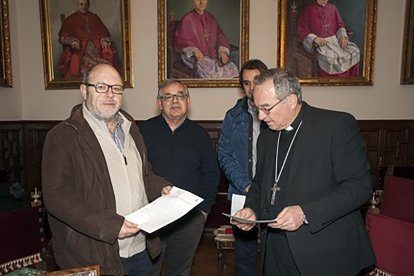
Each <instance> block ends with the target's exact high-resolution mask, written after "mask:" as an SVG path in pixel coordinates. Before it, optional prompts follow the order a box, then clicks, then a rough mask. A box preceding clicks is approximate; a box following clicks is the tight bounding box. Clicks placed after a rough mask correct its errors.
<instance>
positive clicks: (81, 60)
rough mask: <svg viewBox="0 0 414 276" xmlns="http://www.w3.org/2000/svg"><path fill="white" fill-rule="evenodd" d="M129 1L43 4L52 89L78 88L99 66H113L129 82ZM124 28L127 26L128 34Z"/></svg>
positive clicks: (54, 0)
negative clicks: (84, 77) (106, 64)
mask: <svg viewBox="0 0 414 276" xmlns="http://www.w3.org/2000/svg"><path fill="white" fill-rule="evenodd" d="M126 1H128V0H42V1H41V4H42V16H43V19H42V24H43V32H44V34H43V39H44V43H43V44H44V48H45V52H46V54H45V58H44V59H45V64H46V65H45V66H47V69H46V73H49V71H50V73H49V76H47V77H49V78H50V79H49V80H48V81H49V84H50V85H52V86H54V85H55V84H56V85H55V86H59V84H61V83H63V84H64V85H65V84H66V86H74V87H75V86H77V85H78V83H77V82H79V81H80V80H81V78H82V76H83V74H84V73H85V72H86V71H87V70H88V69H89V68H91V67H93V66H94V65H95V64H98V63H108V64H111V65H113V66H114V67H115V68H117V69H118V70H119V72H120V74H121V76H123V78H124V81H127V80H128V77H125V75H126V74H129V72H125V71H126V69H125V68H129V67H130V66H129V64H125V63H126V61H129V55H130V53H129V47H128V46H129V45H126V44H127V43H126V40H127V39H126V38H128V37H129V35H128V34H127V31H128V24H129V23H128V10H127V7H128V3H129V2H126ZM124 22H126V23H124ZM123 26H127V27H125V28H126V30H125V29H123ZM128 43H129V42H128ZM124 57H127V58H126V59H125V58H124ZM47 75H48V74H47ZM75 81H77V82H75ZM125 85H126V86H130V84H129V83H126V84H125ZM63 88H68V87H63Z"/></svg>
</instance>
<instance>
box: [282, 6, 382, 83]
mask: <svg viewBox="0 0 414 276" xmlns="http://www.w3.org/2000/svg"><path fill="white" fill-rule="evenodd" d="M350 1H351V2H352V3H350ZM311 5H317V4H316V0H279V1H278V7H279V8H278V28H277V65H278V66H279V67H286V68H289V69H290V70H291V71H292V72H293V73H295V75H296V76H297V77H298V78H299V80H300V82H301V84H302V85H305V86H347V85H348V86H349V85H354V86H361V85H373V78H372V76H373V69H374V51H375V35H376V17H377V5H378V1H377V0H330V1H329V2H328V4H327V5H331V6H330V7H331V9H334V10H337V13H339V14H340V17H341V18H342V20H343V24H344V28H345V32H346V34H347V37H348V40H349V42H353V43H354V44H353V45H356V46H354V48H356V49H357V51H359V55H358V54H355V56H353V55H352V57H351V58H349V57H346V58H347V59H348V61H347V62H348V63H343V62H342V60H341V61H340V62H338V63H339V66H338V63H336V64H335V63H334V65H328V66H327V67H329V66H331V67H330V68H333V69H334V70H337V71H333V70H332V71H328V72H330V73H325V72H326V71H323V72H322V71H321V70H323V69H322V67H321V63H322V65H324V63H325V64H326V63H328V61H327V62H325V60H324V58H325V59H327V60H329V59H330V61H329V62H332V61H331V60H333V59H334V58H331V57H332V55H333V54H332V53H331V57H328V58H327V57H326V56H324V54H323V53H325V52H329V51H326V48H327V47H319V46H317V45H316V44H315V40H313V39H314V37H313V35H314V32H315V33H316V32H318V31H321V32H322V31H323V30H321V28H319V29H317V27H316V26H315V25H313V24H312V26H310V25H311V24H309V23H308V22H315V20H319V22H325V23H326V22H329V24H328V23H326V24H324V25H323V27H327V28H330V27H331V26H333V28H332V29H331V31H332V30H333V35H332V36H331V38H330V39H336V41H338V43H337V45H338V48H339V47H341V46H340V41H339V39H338V37H339V36H338V33H339V29H337V26H338V24H340V23H338V21H337V22H334V23H332V22H333V18H335V17H334V16H327V15H326V16H325V15H324V14H323V13H320V14H318V13H317V12H316V11H317V9H316V8H315V9H313V10H311V9H307V12H306V13H303V11H304V10H306V8H308V7H311ZM312 12H313V13H312ZM301 16H302V17H301ZM312 16H315V18H313V19H311V18H310V17H312ZM317 18H318V19H317ZM327 18H328V19H327ZM322 20H328V21H322ZM329 20H331V21H329ZM307 24H309V25H307ZM298 25H299V28H298ZM335 31H336V33H335ZM308 32H309V33H310V34H306V33H308ZM330 35H331V34H330ZM304 36H305V38H306V39H305V38H303V37H304ZM301 39H303V40H301ZM307 39H310V40H307ZM306 41H310V43H309V44H308V45H311V46H310V48H311V49H310V51H311V52H313V53H310V51H309V48H306V47H304V45H305V44H306V43H305V42H306ZM349 44H351V43H349ZM347 51H348V50H347ZM327 56H329V54H328V55H327ZM321 60H322V62H321ZM334 62H335V61H334ZM351 62H354V63H351ZM343 64H345V66H343ZM325 66H326V65H325ZM346 66H348V67H346ZM347 68H348V69H347ZM328 69H329V68H328ZM341 70H343V71H341ZM348 70H353V71H352V73H351V71H348ZM332 72H335V73H332Z"/></svg>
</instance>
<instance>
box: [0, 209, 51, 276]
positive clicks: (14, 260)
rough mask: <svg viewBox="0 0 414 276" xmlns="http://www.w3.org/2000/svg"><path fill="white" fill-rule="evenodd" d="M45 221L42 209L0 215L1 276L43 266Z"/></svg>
mask: <svg viewBox="0 0 414 276" xmlns="http://www.w3.org/2000/svg"><path fill="white" fill-rule="evenodd" d="M45 219H46V218H45V211H44V209H43V207H41V206H40V207H34V208H22V209H18V210H15V211H10V212H1V213H0V221H1V225H2V227H0V246H1V250H0V275H2V274H5V273H9V272H11V271H14V270H17V269H19V268H22V267H26V266H29V265H33V264H36V263H39V262H42V254H41V252H42V249H43V248H44V247H45V245H46V244H47V238H46V237H45V232H46V231H45V230H46V229H45V223H46V221H45Z"/></svg>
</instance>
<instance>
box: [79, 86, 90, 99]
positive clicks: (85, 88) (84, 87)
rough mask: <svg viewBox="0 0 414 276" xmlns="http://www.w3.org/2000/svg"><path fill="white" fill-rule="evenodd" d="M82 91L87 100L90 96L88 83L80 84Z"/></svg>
mask: <svg viewBox="0 0 414 276" xmlns="http://www.w3.org/2000/svg"><path fill="white" fill-rule="evenodd" d="M80 92H81V95H82V98H83V99H84V100H85V101H86V98H87V97H88V88H87V87H86V85H84V84H81V85H80Z"/></svg>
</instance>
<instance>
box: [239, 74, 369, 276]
mask: <svg viewBox="0 0 414 276" xmlns="http://www.w3.org/2000/svg"><path fill="white" fill-rule="evenodd" d="M255 84H256V87H255V89H254V92H253V96H254V102H255V104H256V106H257V109H258V112H259V119H260V120H262V121H264V122H265V123H266V124H267V125H268V129H266V130H264V131H263V132H262V133H261V134H260V137H259V140H258V142H257V166H256V177H255V179H254V180H253V183H252V185H251V188H250V189H249V193H248V194H247V199H246V204H245V208H244V209H242V210H240V211H238V212H237V213H236V214H235V215H236V216H238V217H241V218H245V219H251V220H256V219H270V220H274V221H272V222H270V223H268V224H267V225H266V226H267V231H266V236H265V237H264V241H265V242H264V244H265V245H264V250H263V251H264V265H263V272H264V276H269V275H292V276H295V275H297V276H299V275H321V276H324V275H344V276H345V275H357V274H358V273H359V272H360V271H361V270H363V269H364V268H366V267H368V266H371V265H372V264H374V263H375V256H374V253H373V250H372V248H371V245H370V242H369V239H368V235H367V232H366V229H365V227H364V223H363V220H362V217H361V213H360V210H359V208H360V207H361V206H362V205H363V204H364V203H366V202H367V201H368V200H369V198H370V196H371V192H372V184H371V177H370V173H369V169H370V168H369V163H368V161H367V158H366V155H365V151H364V143H363V140H362V137H361V134H360V132H359V126H358V123H357V121H356V120H355V118H354V117H353V116H352V115H350V114H348V113H344V112H337V111H330V110H325V109H319V108H316V107H312V106H310V105H308V104H307V103H305V102H303V101H302V91H301V88H300V85H299V81H298V80H297V78H296V77H295V76H294V75H293V74H292V73H290V72H289V71H287V70H285V69H270V70H268V71H266V72H264V73H262V74H261V75H260V76H258V77H256V78H255ZM233 224H235V225H237V226H238V227H239V228H240V229H242V230H245V231H248V230H250V229H251V228H252V227H254V226H255V223H254V222H251V223H241V222H238V221H237V220H235V219H233Z"/></svg>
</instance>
